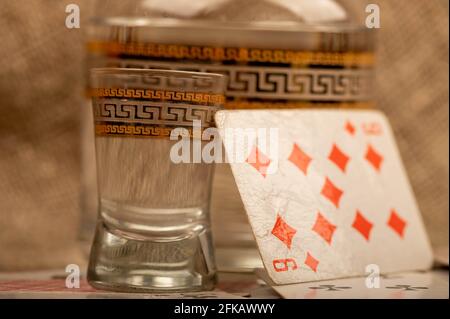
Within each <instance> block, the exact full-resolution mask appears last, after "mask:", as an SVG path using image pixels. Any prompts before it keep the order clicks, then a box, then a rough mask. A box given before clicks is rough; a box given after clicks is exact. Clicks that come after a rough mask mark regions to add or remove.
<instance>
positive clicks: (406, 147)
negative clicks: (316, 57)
mask: <svg viewBox="0 0 450 319" xmlns="http://www.w3.org/2000/svg"><path fill="white" fill-rule="evenodd" d="M345 2H346V3H347V6H348V8H349V10H350V11H352V12H354V13H355V15H357V16H359V17H360V18H363V17H364V15H365V13H364V8H365V4H366V3H371V2H372V3H373V2H376V3H378V4H379V5H380V6H381V10H382V11H381V13H382V28H381V30H380V32H379V62H378V66H379V68H378V74H377V83H378V89H379V91H378V97H379V107H380V108H381V109H382V110H384V111H385V112H386V113H387V114H388V116H389V117H390V119H391V122H392V124H393V126H394V129H395V133H396V136H397V138H398V142H399V145H400V149H401V152H402V155H403V158H404V161H405V162H406V165H407V170H408V173H409V176H410V178H411V181H412V183H413V187H414V190H415V192H416V195H417V197H418V201H419V204H420V207H421V209H422V212H423V215H424V219H425V222H426V224H427V228H428V231H429V234H430V237H431V239H432V242H433V244H434V245H435V246H438V245H448V176H449V175H448V174H449V172H448V165H449V159H448V143H449V140H448V138H449V135H448V1H447V0H427V1H425V0H395V1H394V0H378V1H365V0H361V1H359V0H346V1H345ZM68 3H78V4H79V5H80V7H81V13H82V19H83V21H82V27H81V29H80V30H68V29H66V28H65V26H64V21H65V17H66V14H65V12H64V10H65V6H66V5H67V4H68ZM91 7H92V1H90V0H78V1H75V0H73V1H52V0H15V1H6V0H3V1H2V3H1V6H0V30H1V31H0V57H1V60H0V74H1V76H0V105H1V109H2V113H1V114H2V116H1V117H0V133H1V134H0V150H1V153H0V154H1V156H0V270H21V269H33V268H47V267H61V266H64V265H66V264H68V263H74V262H81V261H82V256H81V253H79V250H78V248H77V245H76V243H77V232H78V229H77V227H78V223H79V213H78V212H79V191H80V165H79V159H80V154H79V153H80V152H79V150H80V143H79V140H80V125H79V114H78V113H79V110H80V108H81V107H83V100H82V87H83V83H82V68H83V56H84V46H83V32H84V29H83V25H85V22H86V21H84V20H85V19H86V18H87V17H88V15H89V12H90V10H91Z"/></svg>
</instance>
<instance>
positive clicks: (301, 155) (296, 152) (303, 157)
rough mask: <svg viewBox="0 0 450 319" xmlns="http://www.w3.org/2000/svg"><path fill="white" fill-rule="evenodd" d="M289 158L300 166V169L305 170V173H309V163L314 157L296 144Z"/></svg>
mask: <svg viewBox="0 0 450 319" xmlns="http://www.w3.org/2000/svg"><path fill="white" fill-rule="evenodd" d="M289 160H290V161H291V162H292V163H293V164H294V165H295V166H297V167H298V169H299V170H301V171H302V172H303V174H305V175H306V174H307V172H308V167H309V163H311V161H312V158H311V157H309V156H308V154H306V153H305V152H303V151H302V149H301V148H300V147H299V146H298V145H297V144H294V147H293V148H292V152H291V155H290V156H289Z"/></svg>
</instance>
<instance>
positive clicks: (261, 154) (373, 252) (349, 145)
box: [216, 110, 433, 284]
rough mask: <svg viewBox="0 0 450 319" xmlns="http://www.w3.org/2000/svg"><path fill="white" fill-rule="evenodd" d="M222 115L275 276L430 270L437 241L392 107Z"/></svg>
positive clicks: (287, 279)
mask: <svg viewBox="0 0 450 319" xmlns="http://www.w3.org/2000/svg"><path fill="white" fill-rule="evenodd" d="M216 122H217V126H218V127H219V129H220V134H221V137H222V140H223V143H224V146H225V151H226V154H227V157H228V160H229V161H230V165H231V168H232V171H233V175H234V177H235V179H236V183H237V186H238V188H239V192H240V194H241V197H242V201H243V203H244V206H245V209H246V211H247V214H248V217H249V220H250V224H251V226H252V229H253V232H254V235H255V238H256V242H257V244H258V248H259V251H260V254H261V256H262V259H263V263H264V267H265V268H266V270H267V273H268V275H269V276H270V278H271V279H272V281H273V282H274V283H276V284H289V283H299V282H307V281H315V280H324V279H333V278H342V277H350V276H359V275H364V274H365V273H366V269H367V267H378V268H379V270H380V272H381V273H391V272H397V271H406V270H423V269H429V268H430V266H431V264H432V260H433V257H432V251H431V247H430V244H429V241H428V238H427V235H426V232H425V229H424V225H423V223H422V219H421V216H420V212H419V209H418V207H417V204H416V201H415V199H414V195H413V193H412V190H411V186H410V184H409V182H408V178H407V176H406V173H405V170H404V167H403V164H402V162H401V159H400V155H399V151H398V149H397V146H396V144H395V142H394V137H393V134H392V131H391V128H390V126H389V124H388V122H387V120H386V118H385V117H384V116H383V114H381V113H380V112H377V111H342V110H257V111H254V110H239V111H221V112H219V113H217V115H216ZM252 132H253V133H252ZM244 135H245V136H244ZM239 154H241V155H239ZM242 154H244V156H242ZM240 158H241V159H242V158H244V160H239V159H240Z"/></svg>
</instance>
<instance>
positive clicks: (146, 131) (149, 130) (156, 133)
mask: <svg viewBox="0 0 450 319" xmlns="http://www.w3.org/2000/svg"><path fill="white" fill-rule="evenodd" d="M175 128H176V127H161V126H135V125H127V124H103V123H96V124H95V135H96V136H122V137H160V138H168V137H170V134H171V132H172V130H173V129H175ZM184 129H185V130H186V131H187V132H189V134H188V135H185V136H183V137H190V138H199V136H196V135H195V136H194V131H193V129H192V127H184ZM203 131H204V128H202V129H201V130H200V132H201V133H202V132H203Z"/></svg>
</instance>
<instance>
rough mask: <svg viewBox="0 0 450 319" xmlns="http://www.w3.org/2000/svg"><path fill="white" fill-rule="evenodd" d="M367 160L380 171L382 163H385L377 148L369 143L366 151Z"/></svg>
mask: <svg viewBox="0 0 450 319" xmlns="http://www.w3.org/2000/svg"><path fill="white" fill-rule="evenodd" d="M366 160H367V161H368V162H369V163H370V164H371V165H372V166H373V167H374V168H375V169H376V170H377V171H380V168H381V164H382V163H383V156H381V154H380V153H378V152H377V150H376V149H374V148H373V147H372V145H369V146H368V147H367V152H366Z"/></svg>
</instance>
